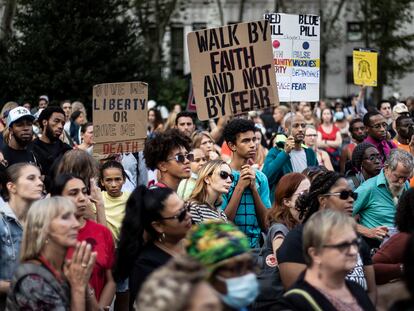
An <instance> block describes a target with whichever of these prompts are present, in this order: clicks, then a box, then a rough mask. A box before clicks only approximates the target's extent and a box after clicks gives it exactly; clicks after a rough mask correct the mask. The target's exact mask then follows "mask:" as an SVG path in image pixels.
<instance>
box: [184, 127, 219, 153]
mask: <svg viewBox="0 0 414 311" xmlns="http://www.w3.org/2000/svg"><path fill="white" fill-rule="evenodd" d="M191 141H192V142H193V143H192V146H191V147H192V148H193V149H195V148H200V149H201V150H203V152H204V154H205V155H206V157H207V160H216V159H218V158H220V155H219V153H218V152H219V151H220V150H219V149H220V148H219V147H218V146H216V144H215V143H214V139H213V137H212V136H211V135H210V133H209V132H207V131H202V132H200V131H197V132H194V133H193V135H191Z"/></svg>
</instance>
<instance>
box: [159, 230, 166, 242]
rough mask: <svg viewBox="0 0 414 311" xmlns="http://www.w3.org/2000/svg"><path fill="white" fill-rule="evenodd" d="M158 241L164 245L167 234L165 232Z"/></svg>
mask: <svg viewBox="0 0 414 311" xmlns="http://www.w3.org/2000/svg"><path fill="white" fill-rule="evenodd" d="M158 241H159V242H160V243H163V242H164V241H165V233H164V232H163V233H161V234H160V236H159V237H158Z"/></svg>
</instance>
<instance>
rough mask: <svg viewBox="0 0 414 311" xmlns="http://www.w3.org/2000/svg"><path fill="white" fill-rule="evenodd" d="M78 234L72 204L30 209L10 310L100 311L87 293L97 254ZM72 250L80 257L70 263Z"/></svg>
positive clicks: (52, 201)
mask: <svg viewBox="0 0 414 311" xmlns="http://www.w3.org/2000/svg"><path fill="white" fill-rule="evenodd" d="M78 231H79V222H78V221H77V220H76V218H75V207H74V205H73V203H72V202H71V201H70V200H68V199H65V198H62V197H54V198H48V199H44V200H40V201H37V202H35V203H34V204H33V205H32V206H31V208H30V210H29V212H28V214H27V219H26V223H25V225H24V236H23V241H22V248H21V255H20V259H21V264H20V265H19V267H18V268H17V270H16V273H15V274H14V276H13V281H12V284H11V290H10V293H9V295H8V297H7V310H10V311H11V310H29V311H30V310H33V311H36V310H72V311H84V310H98V306H97V305H96V304H95V303H94V299H91V296H90V289H89V288H88V280H89V277H90V275H91V272H92V268H93V266H94V264H95V259H96V253H93V252H92V249H91V245H90V244H87V243H86V242H83V243H79V242H78V241H77V240H76V236H77V235H78ZM70 247H73V248H75V253H74V256H73V258H72V260H71V261H66V262H65V255H66V252H67V250H68V248H70Z"/></svg>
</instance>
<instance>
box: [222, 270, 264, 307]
mask: <svg viewBox="0 0 414 311" xmlns="http://www.w3.org/2000/svg"><path fill="white" fill-rule="evenodd" d="M217 279H218V280H220V281H222V282H224V283H225V284H226V287H227V294H226V295H223V294H220V297H221V300H222V301H223V302H224V303H225V304H226V305H228V306H229V307H232V308H235V309H240V308H244V307H247V306H248V305H250V304H251V303H252V302H253V301H254V300H255V299H256V297H257V295H258V294H259V283H258V282H257V278H256V275H255V274H254V273H248V274H245V275H242V276H239V277H235V278H230V279H225V278H223V277H220V276H217Z"/></svg>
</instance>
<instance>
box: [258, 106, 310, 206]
mask: <svg viewBox="0 0 414 311" xmlns="http://www.w3.org/2000/svg"><path fill="white" fill-rule="evenodd" d="M305 129H306V122H305V119H304V118H303V117H302V115H299V114H296V115H294V116H292V117H290V118H288V119H287V120H286V121H285V133H288V138H287V140H286V142H285V145H284V148H279V147H278V146H275V147H273V148H272V149H270V150H269V153H268V154H267V156H266V159H265V162H264V166H263V170H262V171H263V173H264V174H265V175H266V176H267V179H268V181H269V187H270V189H271V190H270V201H271V202H273V201H274V193H275V188H276V185H277V183H278V182H279V180H280V178H282V176H283V175H285V174H289V173H292V172H297V173H302V172H303V170H304V169H306V168H307V167H309V166H317V165H318V160H317V158H316V154H315V152H314V151H313V150H312V148H304V147H303V145H302V144H303V140H304V138H305Z"/></svg>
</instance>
